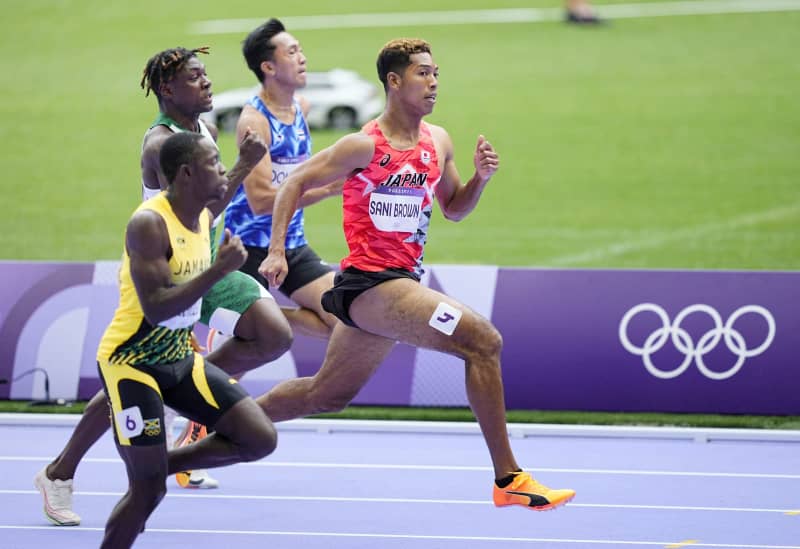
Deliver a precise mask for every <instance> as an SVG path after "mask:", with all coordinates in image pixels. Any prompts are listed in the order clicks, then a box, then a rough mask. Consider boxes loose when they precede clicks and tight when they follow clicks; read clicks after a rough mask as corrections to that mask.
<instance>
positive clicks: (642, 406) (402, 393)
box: [0, 262, 800, 414]
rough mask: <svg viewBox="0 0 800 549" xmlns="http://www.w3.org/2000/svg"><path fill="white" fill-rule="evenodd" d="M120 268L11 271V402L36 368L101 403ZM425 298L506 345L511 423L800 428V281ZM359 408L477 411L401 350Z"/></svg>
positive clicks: (431, 273) (439, 372) (557, 277)
mask: <svg viewBox="0 0 800 549" xmlns="http://www.w3.org/2000/svg"><path fill="white" fill-rule="evenodd" d="M117 268H118V263H116V262H97V263H32V262H0V277H1V278H2V280H3V281H4V284H3V285H2V287H0V379H3V380H6V381H7V383H6V384H4V385H0V398H13V399H25V400H27V399H32V398H33V399H39V398H43V397H44V394H43V381H42V380H40V377H41V373H40V370H37V371H35V372H32V373H28V374H27V375H26V374H25V373H26V372H28V371H29V370H31V369H32V368H38V369H41V370H46V371H47V373H48V374H49V380H50V396H51V397H52V398H66V399H74V398H80V399H88V398H90V397H91V396H92V395H93V394H94V392H95V391H97V389H98V388H99V387H100V383H99V379H98V377H97V368H96V364H95V360H94V354H95V350H96V348H97V344H98V342H99V340H100V337H101V335H102V333H103V330H104V329H105V327H106V325H107V323H108V322H109V320H110V319H111V316H112V314H113V311H114V308H115V307H116V305H117V300H118V295H117V288H116V271H117ZM422 282H423V284H426V285H428V286H430V287H431V288H434V289H437V290H439V291H442V292H444V293H447V294H448V295H451V296H453V297H455V298H456V299H458V300H460V301H461V302H463V303H464V304H466V305H468V306H469V307H470V308H472V309H473V310H475V311H477V312H478V313H479V314H482V315H484V316H486V317H489V318H490V319H491V320H492V321H493V322H494V323H495V325H496V326H497V327H498V329H499V330H500V331H501V333H502V334H503V338H504V343H505V345H504V349H503V356H502V362H503V363H502V367H503V378H504V382H505V389H506V404H507V406H508V408H509V409H543V410H598V411H600V410H605V411H652V412H658V411H662V412H699V413H703V412H705V413H734V414H741V413H747V414H800V396H798V395H800V391H798V381H796V380H797V378H798V368H800V364H799V363H798V362H800V361H799V360H798V358H797V354H796V347H797V346H798V344H800V336H798V334H800V308H798V306H797V304H798V302H800V273H789V272H726V271H711V272H706V271H694V272H693V271H688V272H687V271H610V270H546V269H498V268H497V267H493V266H457V265H431V266H428V272H427V273H426V275H425V276H424V277H423V281H422ZM278 301H279V302H280V303H288V302H287V301H286V300H285V298H284V297H283V296H280V295H278ZM197 332H198V335H199V336H200V338H201V341H203V340H204V339H205V334H206V331H205V329H204V328H203V327H201V326H198V329H197ZM324 352H325V342H324V341H321V340H313V339H310V338H306V337H303V336H297V337H296V339H295V343H294V345H293V346H292V349H291V350H290V352H288V353H286V354H285V355H284V356H283V357H281V358H280V359H278V360H277V361H275V362H273V363H270V364H268V365H264V366H262V367H261V368H258V369H256V370H254V371H252V372H248V374H247V375H246V376H245V378H244V379H243V381H242V383H243V385H244V386H245V387H246V388H247V389H248V390H249V391H251V393H254V394H258V393H261V392H263V391H265V390H268V389H269V388H271V387H272V386H274V385H275V384H276V383H278V382H280V381H281V380H283V379H288V378H292V377H295V376H298V375H299V376H306V375H313V373H314V372H316V371H317V369H318V368H319V366H320V365H321V363H322V359H323V357H324ZM15 378H18V379H17V380H16V381H11V380H14V379H15ZM354 403H356V404H376V405H422V406H466V405H467V400H466V394H465V390H464V366H463V363H462V362H461V361H460V360H458V359H456V358H455V357H450V356H446V355H443V354H441V353H436V352H433V351H428V350H418V349H414V348H412V347H409V346H407V345H397V346H396V347H395V349H394V350H393V351H392V353H391V354H390V355H389V357H388V358H387V359H386V361H385V362H384V364H383V365H381V367H380V368H379V369H378V371H377V373H376V375H375V376H374V378H373V379H372V380H371V381H370V382H369V383H368V384H367V385H366V386H365V387H364V389H363V390H362V391H361V392H360V393H359V395H358V396H357V397H356V399H355V401H354Z"/></svg>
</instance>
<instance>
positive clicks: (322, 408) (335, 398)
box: [309, 388, 358, 414]
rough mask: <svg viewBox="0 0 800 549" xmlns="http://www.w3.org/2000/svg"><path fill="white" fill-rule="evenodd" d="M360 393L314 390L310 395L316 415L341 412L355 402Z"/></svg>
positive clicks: (344, 390) (347, 390) (345, 390)
mask: <svg viewBox="0 0 800 549" xmlns="http://www.w3.org/2000/svg"><path fill="white" fill-rule="evenodd" d="M357 394H358V391H354V390H350V389H343V390H342V389H340V390H337V391H335V392H333V391H331V390H330V389H326V388H320V389H317V388H313V389H312V390H311V393H310V395H309V397H310V399H311V405H312V408H313V410H314V411H313V413H314V414H326V413H327V414H330V413H336V412H341V411H342V410H344V409H345V408H347V406H348V405H349V404H350V402H352V401H353V399H354V398H355V397H356V395H357Z"/></svg>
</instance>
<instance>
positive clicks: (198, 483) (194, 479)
mask: <svg viewBox="0 0 800 549" xmlns="http://www.w3.org/2000/svg"><path fill="white" fill-rule="evenodd" d="M184 488H201V489H205V490H213V489H215V488H219V481H218V480H217V479H215V478H214V477H212V476H211V475H209V474H208V471H206V470H205V469H194V470H192V471H191V472H190V473H189V484H187V485H186V486H184Z"/></svg>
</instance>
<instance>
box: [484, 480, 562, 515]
mask: <svg viewBox="0 0 800 549" xmlns="http://www.w3.org/2000/svg"><path fill="white" fill-rule="evenodd" d="M574 497H575V490H551V489H550V488H548V487H547V486H544V485H543V484H539V483H538V482H536V481H535V480H533V478H532V477H531V476H530V474H528V473H522V472H520V473H517V474H516V475H515V476H514V480H512V481H511V484H509V485H508V486H506V487H504V488H499V487H498V486H497V484H495V485H494V494H493V498H492V499H494V504H495V506H497V507H505V506H506V505H522V506H523V507H529V508H531V509H533V510H534V511H547V510H548V509H555V508H556V507H558V506H560V505H564V504H565V503H567V502H568V501H569V500H571V499H572V498H574Z"/></svg>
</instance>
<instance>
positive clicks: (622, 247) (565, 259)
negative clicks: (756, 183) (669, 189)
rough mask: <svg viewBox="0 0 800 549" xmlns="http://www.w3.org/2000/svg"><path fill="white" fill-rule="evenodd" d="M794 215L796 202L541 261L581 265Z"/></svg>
mask: <svg viewBox="0 0 800 549" xmlns="http://www.w3.org/2000/svg"><path fill="white" fill-rule="evenodd" d="M798 214H800V204H792V205H790V206H784V207H780V208H773V209H771V210H766V211H763V212H756V213H749V214H745V215H742V216H739V217H734V218H733V219H729V220H727V221H721V222H718V223H706V224H705V225H697V226H694V227H686V228H685V229H679V230H677V231H672V232H668V233H663V234H660V235H657V236H651V237H647V238H641V239H634V240H629V241H627V242H617V243H614V244H609V245H608V246H601V247H599V248H593V249H591V250H587V251H585V252H580V253H577V254H567V255H562V256H557V257H552V258H549V259H546V260H544V262H545V263H546V264H547V265H551V266H553V267H568V266H573V265H585V264H587V263H594V262H597V261H605V260H607V259H609V258H612V257H617V256H621V255H625V254H629V253H631V252H637V251H640V250H646V249H652V248H657V247H659V246H663V245H664V244H668V243H670V242H675V241H679V240H686V241H689V242H691V241H693V240H694V239H696V238H698V237H700V236H703V235H707V234H712V233H717V232H725V231H732V230H736V229H741V228H743V227H750V226H753V225H760V224H762V223H769V222H772V221H778V220H780V219H786V218H791V217H797V216H798Z"/></svg>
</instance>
